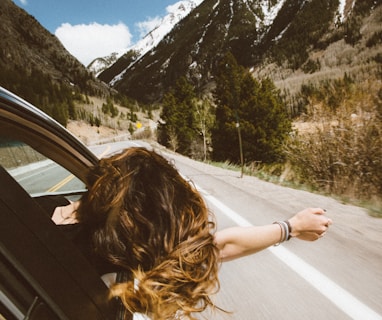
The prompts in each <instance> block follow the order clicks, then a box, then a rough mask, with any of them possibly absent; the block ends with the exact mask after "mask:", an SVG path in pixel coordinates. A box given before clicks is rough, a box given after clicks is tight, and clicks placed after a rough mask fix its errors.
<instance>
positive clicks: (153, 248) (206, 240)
mask: <svg viewBox="0 0 382 320" xmlns="http://www.w3.org/2000/svg"><path fill="white" fill-rule="evenodd" d="M78 219H79V222H80V223H86V224H87V225H89V226H92V234H93V244H94V247H95V249H96V252H97V253H98V254H99V255H100V256H102V257H103V258H104V259H107V261H109V262H111V263H113V264H114V265H116V266H118V267H119V268H122V269H123V270H126V271H128V272H129V273H131V275H132V277H131V279H132V280H131V281H128V282H125V283H121V284H116V285H114V286H113V287H112V288H111V294H112V295H113V296H118V297H120V298H121V300H122V301H123V304H124V305H125V307H126V308H127V309H128V310H129V311H130V312H131V313H134V312H139V313H144V314H147V315H149V316H150V317H151V318H153V319H177V318H179V319H185V318H189V319H192V318H193V316H192V314H193V313H196V312H201V311H204V310H205V309H206V308H207V307H209V306H213V302H212V301H211V299H210V295H211V294H213V293H215V292H216V291H217V290H218V288H219V281H218V276H217V273H218V268H219V258H218V249H217V247H216V246H215V244H214V239H213V235H212V233H213V231H214V228H215V222H214V219H213V217H212V216H211V214H210V212H209V211H208V209H207V207H206V204H205V202H204V201H203V199H202V197H201V195H200V193H199V192H198V191H197V190H196V189H195V188H194V187H193V185H191V184H190V183H189V182H187V181H186V180H185V179H183V178H182V177H181V175H180V174H179V173H178V171H177V170H176V168H175V167H174V166H173V164H172V163H170V162H169V161H168V160H166V158H164V157H163V156H161V155H159V154H158V153H156V152H154V151H150V150H147V149H144V148H129V149H126V150H125V151H124V152H122V153H121V154H117V155H114V156H112V157H110V158H106V159H102V160H100V162H99V165H98V166H96V167H95V168H94V169H93V170H92V172H91V174H90V176H89V190H88V192H87V194H86V195H85V196H84V197H83V199H82V200H81V205H80V208H79V209H78ZM133 279H135V281H134V280H133Z"/></svg>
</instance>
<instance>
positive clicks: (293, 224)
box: [287, 217, 300, 238]
mask: <svg viewBox="0 0 382 320" xmlns="http://www.w3.org/2000/svg"><path fill="white" fill-rule="evenodd" d="M287 221H288V222H289V225H290V236H291V237H293V238H294V237H297V236H298V235H299V234H300V232H299V231H298V222H297V221H296V219H295V217H293V218H291V219H289V220H287Z"/></svg>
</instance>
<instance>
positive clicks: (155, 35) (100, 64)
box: [88, 0, 203, 80]
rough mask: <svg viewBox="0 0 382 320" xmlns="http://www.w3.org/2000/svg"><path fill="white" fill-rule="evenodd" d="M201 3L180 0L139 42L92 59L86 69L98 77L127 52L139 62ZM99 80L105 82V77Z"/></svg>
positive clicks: (198, 0)
mask: <svg viewBox="0 0 382 320" xmlns="http://www.w3.org/2000/svg"><path fill="white" fill-rule="evenodd" d="M202 1H203V0H182V1H179V2H176V3H175V4H173V5H172V6H169V7H168V8H167V11H168V14H167V15H166V16H164V17H163V18H162V19H161V20H160V21H159V22H158V24H157V25H156V26H155V27H154V28H153V29H152V30H151V31H150V32H149V33H147V34H146V35H145V36H144V37H143V38H142V39H141V40H140V41H138V42H137V43H136V44H134V45H133V46H131V47H129V48H127V49H126V50H124V51H123V52H114V53H112V54H111V55H109V56H107V57H102V58H97V59H94V60H93V61H92V62H91V63H90V64H89V66H88V69H89V70H91V71H92V72H93V73H94V74H96V75H99V74H100V73H102V71H104V70H106V69H107V68H108V67H110V66H111V65H112V64H114V63H115V62H116V61H117V59H119V58H120V57H121V56H123V55H124V54H125V53H127V52H129V51H132V52H135V55H134V60H139V59H140V58H141V57H142V56H144V55H145V54H146V53H147V52H148V51H150V50H151V49H153V48H154V47H155V46H156V45H157V44H158V43H159V42H160V41H161V40H162V39H163V38H164V37H165V35H166V34H167V33H169V32H170V31H171V30H172V29H173V27H174V26H175V25H176V24H177V23H178V22H179V21H180V20H182V19H183V18H184V17H185V16H187V15H188V14H189V13H190V12H191V11H192V10H193V9H195V8H196V7H197V6H198V5H199V4H200V3H201V2H202ZM101 78H102V79H103V80H105V79H106V75H104V76H103V77H101ZM109 80H110V79H109Z"/></svg>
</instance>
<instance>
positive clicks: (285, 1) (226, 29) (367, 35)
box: [99, 0, 382, 102]
mask: <svg viewBox="0 0 382 320" xmlns="http://www.w3.org/2000/svg"><path fill="white" fill-rule="evenodd" d="M381 3H382V1H381V0H378V1H375V0H341V1H338V0H272V1H268V0H267V1H266V0H237V1H232V0H204V1H203V2H202V3H201V4H200V5H199V6H198V7H197V8H195V9H194V10H192V11H191V13H190V14H189V15H188V16H186V17H185V18H184V19H183V20H181V21H180V22H179V23H178V24H177V25H176V26H175V27H174V28H173V29H172V31H171V32H169V33H168V34H167V35H166V36H165V37H164V38H163V39H162V41H160V42H159V43H158V45H157V46H156V47H155V48H153V49H152V50H150V51H149V52H147V53H146V54H145V55H144V56H142V57H139V58H137V56H136V55H135V54H134V53H133V52H130V53H129V54H126V55H124V56H123V57H121V58H120V59H119V60H118V61H117V62H116V63H115V64H114V65H113V66H111V67H110V68H109V69H107V70H105V71H104V72H103V73H102V74H100V76H99V78H100V79H102V80H103V81H105V82H108V83H110V84H111V85H112V86H113V87H114V88H116V89H117V90H119V91H120V92H123V93H124V94H126V95H128V96H130V97H132V98H135V99H137V100H140V101H144V102H155V101H159V100H160V99H161V97H162V95H163V93H164V92H166V91H167V90H168V89H169V87H171V86H172V85H173V84H174V83H175V81H176V80H177V79H178V78H179V77H181V76H186V77H187V78H188V79H189V81H191V82H192V83H193V84H194V85H195V86H196V87H197V88H199V89H200V90H202V89H203V88H205V87H207V86H208V85H210V84H211V83H212V82H213V79H214V73H215V71H216V66H217V64H218V61H219V59H220V58H221V57H222V56H223V55H224V54H225V53H226V52H227V51H230V52H232V53H233V54H234V56H235V58H236V59H237V61H238V62H239V64H241V65H243V66H245V67H248V68H253V70H254V72H255V74H256V75H263V76H264V75H265V76H270V77H272V78H273V77H274V76H275V74H277V75H280V74H281V77H280V78H282V77H284V76H285V74H287V75H288V74H292V73H294V72H296V71H302V72H303V74H315V73H319V72H320V71H322V69H321V68H322V63H323V62H325V59H326V61H328V60H330V59H331V57H330V56H329V57H328V56H326V57H323V56H324V55H325V50H326V49H328V48H329V47H332V48H333V47H335V46H336V45H337V46H339V47H340V48H342V49H343V50H347V51H349V52H353V53H352V55H351V56H348V57H344V56H341V57H339V58H336V57H335V58H332V59H337V60H342V61H336V63H332V65H331V66H330V68H339V69H342V70H343V71H346V69H347V68H348V67H349V65H350V64H351V61H349V60H351V58H352V57H354V55H353V54H356V55H357V56H361V57H366V56H367V57H368V58H364V60H363V61H362V63H369V62H370V61H377V63H378V59H379V58H380V55H381V54H382V53H381V23H380V22H381ZM370 17H373V19H372V20H370ZM371 25H372V27H370V26H371ZM368 26H369V28H368ZM378 26H379V27H378ZM368 41H369V42H370V41H371V42H373V41H374V43H373V44H371V45H370V46H369V47H367V45H366V44H367V43H368ZM341 44H344V45H341ZM376 48H377V49H376ZM352 49H354V50H352ZM323 52H324V53H323ZM329 52H330V53H329V54H335V55H341V54H342V52H335V51H333V50H332V51H329ZM365 52H367V53H365ZM370 52H371V53H370ZM321 58H322V59H323V60H321ZM366 60H368V61H366ZM358 62H359V61H358ZM358 62H357V63H358ZM328 65H329V64H328V63H327V64H326V65H325V66H326V67H327V66H328ZM270 66H271V68H270ZM336 76H338V74H337V75H336ZM284 79H285V78H284ZM276 80H277V79H276Z"/></svg>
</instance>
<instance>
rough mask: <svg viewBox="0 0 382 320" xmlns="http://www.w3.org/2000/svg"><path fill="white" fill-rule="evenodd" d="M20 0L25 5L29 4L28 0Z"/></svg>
mask: <svg viewBox="0 0 382 320" xmlns="http://www.w3.org/2000/svg"><path fill="white" fill-rule="evenodd" d="M20 2H21V4H22V5H23V6H26V5H27V4H28V1H27V0H20Z"/></svg>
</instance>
